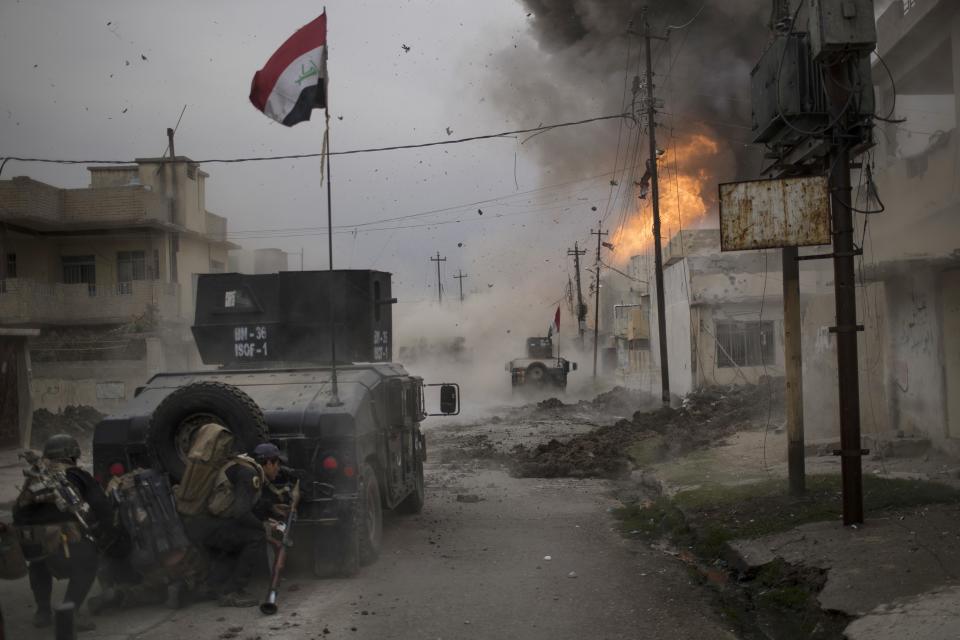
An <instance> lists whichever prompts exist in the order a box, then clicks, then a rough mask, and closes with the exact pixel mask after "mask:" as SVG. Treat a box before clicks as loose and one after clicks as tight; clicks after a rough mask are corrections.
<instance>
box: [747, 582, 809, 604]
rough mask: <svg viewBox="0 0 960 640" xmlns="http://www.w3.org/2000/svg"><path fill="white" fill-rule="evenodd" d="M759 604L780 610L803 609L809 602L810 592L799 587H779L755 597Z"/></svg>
mask: <svg viewBox="0 0 960 640" xmlns="http://www.w3.org/2000/svg"><path fill="white" fill-rule="evenodd" d="M757 600H758V602H759V604H761V605H763V606H767V607H779V608H780V609H803V608H805V607H806V606H807V605H808V604H809V602H810V591H809V590H807V589H804V588H803V587H801V586H796V585H792V586H780V587H776V588H774V589H768V590H766V591H763V592H761V593H760V594H758V595H757Z"/></svg>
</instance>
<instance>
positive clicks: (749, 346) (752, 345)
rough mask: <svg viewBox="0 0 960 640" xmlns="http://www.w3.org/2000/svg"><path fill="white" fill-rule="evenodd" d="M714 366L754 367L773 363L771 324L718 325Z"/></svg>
mask: <svg viewBox="0 0 960 640" xmlns="http://www.w3.org/2000/svg"><path fill="white" fill-rule="evenodd" d="M716 339H717V366H718V367H756V366H763V365H772V364H775V362H776V353H775V351H774V339H773V322H772V321H771V322H767V321H764V322H729V321H723V322H717V323H716Z"/></svg>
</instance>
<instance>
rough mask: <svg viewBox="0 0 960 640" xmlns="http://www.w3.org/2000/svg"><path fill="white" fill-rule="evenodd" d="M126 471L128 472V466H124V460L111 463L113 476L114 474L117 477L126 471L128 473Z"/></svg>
mask: <svg viewBox="0 0 960 640" xmlns="http://www.w3.org/2000/svg"><path fill="white" fill-rule="evenodd" d="M126 472H127V470H126V468H124V466H123V463H122V462H114V463H113V464H112V465H110V475H111V476H114V477H116V476H122V475H123V474H124V473H126Z"/></svg>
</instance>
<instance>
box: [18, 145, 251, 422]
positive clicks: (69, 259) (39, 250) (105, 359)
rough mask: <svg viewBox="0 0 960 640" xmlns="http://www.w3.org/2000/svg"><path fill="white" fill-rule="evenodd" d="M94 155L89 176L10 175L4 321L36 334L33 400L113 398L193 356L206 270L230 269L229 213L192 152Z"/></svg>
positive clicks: (111, 403)
mask: <svg viewBox="0 0 960 640" xmlns="http://www.w3.org/2000/svg"><path fill="white" fill-rule="evenodd" d="M177 160H178V161H179V162H177V163H175V164H172V163H164V162H162V161H161V159H159V158H144V159H138V160H137V161H136V164H133V165H123V166H102V167H99V166H98V167H90V168H89V171H90V185H89V187H87V188H79V189H61V188H58V187H55V186H52V185H49V184H45V183H43V182H39V181H36V180H33V179H31V178H28V177H15V178H13V179H11V180H0V255H2V257H3V260H2V267H0V328H4V329H6V328H33V329H39V330H40V335H39V336H37V337H33V338H31V339H30V369H29V370H28V371H29V373H30V377H31V388H32V394H31V395H32V398H33V404H34V406H35V407H37V408H38V407H45V408H48V409H50V410H58V409H61V408H62V407H64V406H66V405H70V404H74V405H76V404H86V405H92V406H94V407H97V408H98V409H101V410H109V409H112V408H114V407H116V406H118V405H119V404H120V403H122V402H123V400H125V399H127V398H130V397H132V394H133V391H134V389H135V387H136V386H137V385H139V384H141V383H142V382H143V381H144V380H145V379H146V378H147V377H148V376H149V375H150V374H152V373H154V372H156V371H160V370H164V369H175V368H181V367H189V366H194V365H196V364H197V363H198V360H199V359H198V357H197V355H196V349H195V347H194V346H193V342H192V339H191V338H190V332H189V325H190V323H191V322H192V319H193V309H194V295H195V290H194V287H195V285H194V281H195V276H196V274H199V273H207V272H220V271H225V270H226V266H227V252H228V250H229V249H230V248H235V247H234V245H231V244H230V243H229V242H227V240H226V235H227V221H226V219H224V218H222V217H220V216H217V215H214V214H213V213H210V212H209V211H207V210H206V206H205V181H206V179H207V177H208V175H207V174H206V173H205V172H204V171H202V170H200V168H199V166H198V165H197V164H195V163H193V162H192V161H191V160H190V159H189V158H186V157H182V156H179V157H177Z"/></svg>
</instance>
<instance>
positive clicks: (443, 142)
mask: <svg viewBox="0 0 960 640" xmlns="http://www.w3.org/2000/svg"><path fill="white" fill-rule="evenodd" d="M630 117H632V116H631V115H630V114H626V113H618V114H614V115H607V116H597V117H595V118H586V119H584V120H576V121H571V122H560V123H557V124H549V125H540V126H537V127H533V128H531V129H516V130H514V131H502V132H500V133H488V134H484V135H479V136H470V137H466V138H456V139H454V140H437V141H434V142H421V143H418V144H401V145H394V146H389V147H372V148H365V149H350V150H347V151H331V152H330V153H329V155H331V156H346V155H354V154H358V153H375V152H379V151H397V150H400V149H422V148H425V147H437V146H443V145H451V144H461V143H464V142H474V141H476V140H489V139H492V138H506V137H509V136H516V135H519V134H523V133H532V132H536V131H549V130H551V129H560V128H563V127H574V126H578V125H582V124H588V123H591V122H600V121H602V120H614V119H619V118H630ZM326 155H328V154H327V153H325V152H319V153H296V154H289V155H282V156H251V157H243V158H208V159H204V160H191V161H190V162H191V163H192V164H214V163H217V164H232V163H240V162H264V161H269V160H301V159H305V158H319V157H321V156H326ZM3 160H4V162H6V161H7V160H16V161H18V162H43V163H47V164H132V163H134V162H136V161H135V160H65V159H54V158H24V157H19V156H8V157H5V158H4V159H3ZM156 162H157V163H161V164H162V163H175V162H183V160H176V159H166V158H160V159H158V160H156Z"/></svg>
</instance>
